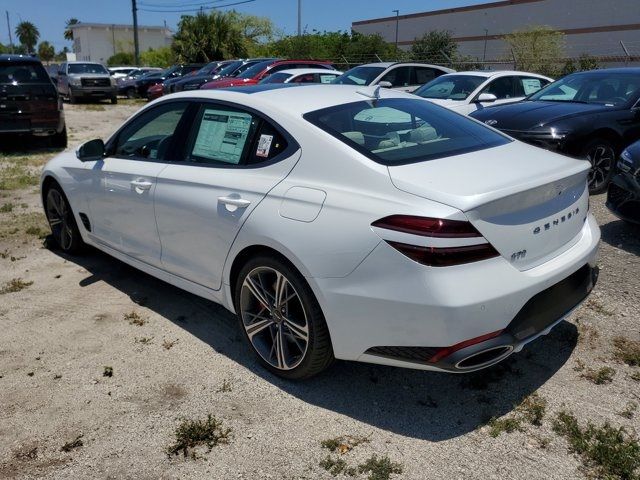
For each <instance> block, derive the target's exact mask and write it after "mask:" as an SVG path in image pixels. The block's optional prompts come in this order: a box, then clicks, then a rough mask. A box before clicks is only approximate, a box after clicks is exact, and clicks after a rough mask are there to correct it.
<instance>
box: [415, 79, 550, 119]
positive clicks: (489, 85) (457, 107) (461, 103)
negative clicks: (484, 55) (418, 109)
mask: <svg viewBox="0 0 640 480" xmlns="http://www.w3.org/2000/svg"><path fill="white" fill-rule="evenodd" d="M551 82H553V79H551V78H549V77H545V76H544V75H538V74H537V73H527V72H509V71H502V72H457V73H451V74H448V75H442V76H441V77H438V78H436V79H435V80H432V81H431V82H429V83H427V84H426V85H423V86H422V87H420V88H418V89H417V90H415V91H414V92H413V93H414V95H418V96H420V97H422V98H426V99H427V100H430V101H432V102H433V103H437V104H438V105H442V106H443V107H447V108H449V109H451V110H454V111H456V112H458V113H461V114H463V115H469V114H470V113H471V112H475V111H476V110H479V109H482V108H485V107H489V106H493V105H500V104H503V103H513V102H519V101H520V100H524V99H525V98H526V97H527V96H529V95H532V94H534V93H536V92H537V91H538V90H540V89H542V88H543V87H545V86H546V85H548V84H549V83H551Z"/></svg>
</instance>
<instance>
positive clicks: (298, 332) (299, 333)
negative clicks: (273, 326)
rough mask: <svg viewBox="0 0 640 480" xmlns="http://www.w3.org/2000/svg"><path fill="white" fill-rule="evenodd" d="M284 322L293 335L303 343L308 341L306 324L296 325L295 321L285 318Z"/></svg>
mask: <svg viewBox="0 0 640 480" xmlns="http://www.w3.org/2000/svg"><path fill="white" fill-rule="evenodd" d="M284 324H285V325H286V326H287V328H288V329H289V331H290V332H291V334H292V335H293V336H294V337H296V338H299V339H300V340H302V341H303V342H305V343H306V342H308V341H309V327H307V326H306V325H304V326H302V325H298V324H297V323H295V322H292V321H291V320H289V319H285V320H284Z"/></svg>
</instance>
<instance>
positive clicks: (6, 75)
mask: <svg viewBox="0 0 640 480" xmlns="http://www.w3.org/2000/svg"><path fill="white" fill-rule="evenodd" d="M0 134H2V135H3V136H6V135H10V136H16V135H24V136H26V135H29V136H37V137H48V138H49V139H50V143H51V146H53V147H55V148H66V146H67V129H66V127H65V122H64V111H63V107H62V99H61V98H60V97H59V95H58V91H57V89H56V86H55V85H54V83H53V82H52V81H51V78H50V77H49V75H48V74H47V72H46V70H45V69H44V67H43V66H42V63H40V60H38V59H37V58H34V57H31V56H26V55H13V54H12V55H0Z"/></svg>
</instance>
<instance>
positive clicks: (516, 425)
mask: <svg viewBox="0 0 640 480" xmlns="http://www.w3.org/2000/svg"><path fill="white" fill-rule="evenodd" d="M489 426H490V427H491V428H490V430H489V435H491V436H492V437H493V438H496V437H499V436H500V434H501V433H503V432H504V433H513V432H515V431H518V432H522V420H521V419H520V418H517V417H507V418H495V417H494V418H492V419H491V420H489Z"/></svg>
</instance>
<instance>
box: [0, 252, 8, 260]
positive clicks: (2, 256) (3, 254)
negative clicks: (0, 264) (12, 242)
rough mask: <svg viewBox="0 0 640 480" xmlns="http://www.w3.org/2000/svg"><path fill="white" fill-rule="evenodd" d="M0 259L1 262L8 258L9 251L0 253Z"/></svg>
mask: <svg viewBox="0 0 640 480" xmlns="http://www.w3.org/2000/svg"><path fill="white" fill-rule="evenodd" d="M0 258H2V259H3V260H4V259H5V258H9V250H5V251H4V252H0Z"/></svg>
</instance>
